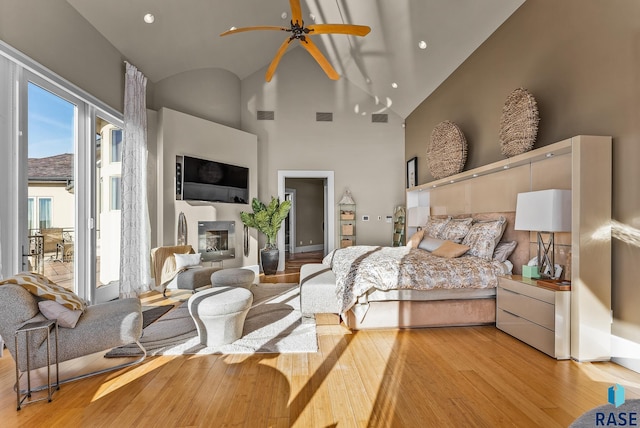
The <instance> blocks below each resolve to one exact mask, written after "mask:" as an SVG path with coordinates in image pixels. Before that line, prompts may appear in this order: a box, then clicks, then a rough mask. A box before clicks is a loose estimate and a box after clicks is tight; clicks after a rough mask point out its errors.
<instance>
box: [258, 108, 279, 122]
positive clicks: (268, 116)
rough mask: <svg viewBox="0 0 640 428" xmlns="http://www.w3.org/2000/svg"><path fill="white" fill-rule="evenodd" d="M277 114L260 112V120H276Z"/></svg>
mask: <svg viewBox="0 0 640 428" xmlns="http://www.w3.org/2000/svg"><path fill="white" fill-rule="evenodd" d="M275 117H276V114H275V113H274V112H272V111H265V110H258V120H274V119H275Z"/></svg>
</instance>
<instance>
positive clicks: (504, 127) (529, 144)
mask: <svg viewBox="0 0 640 428" xmlns="http://www.w3.org/2000/svg"><path fill="white" fill-rule="evenodd" d="M539 121H540V118H539V117H538V105H537V103H536V100H535V98H533V95H531V94H530V93H529V91H527V90H526V89H524V88H518V89H516V90H515V91H513V92H511V94H509V96H508V97H507V100H506V101H505V103H504V107H503V108H502V117H501V118H500V150H501V151H502V154H503V155H505V156H506V157H511V156H515V155H519V154H520V153H524V152H528V151H529V150H531V149H532V148H533V145H534V143H535V142H536V137H537V135H538V122H539Z"/></svg>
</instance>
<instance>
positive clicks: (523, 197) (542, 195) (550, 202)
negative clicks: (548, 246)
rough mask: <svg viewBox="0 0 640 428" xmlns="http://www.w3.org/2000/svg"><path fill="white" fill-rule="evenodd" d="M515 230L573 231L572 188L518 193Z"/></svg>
mask: <svg viewBox="0 0 640 428" xmlns="http://www.w3.org/2000/svg"><path fill="white" fill-rule="evenodd" d="M514 229H515V230H532V231H538V232H569V231H571V190H560V189H548V190H539V191H537V192H527V193H518V200H517V203H516V222H515V226H514Z"/></svg>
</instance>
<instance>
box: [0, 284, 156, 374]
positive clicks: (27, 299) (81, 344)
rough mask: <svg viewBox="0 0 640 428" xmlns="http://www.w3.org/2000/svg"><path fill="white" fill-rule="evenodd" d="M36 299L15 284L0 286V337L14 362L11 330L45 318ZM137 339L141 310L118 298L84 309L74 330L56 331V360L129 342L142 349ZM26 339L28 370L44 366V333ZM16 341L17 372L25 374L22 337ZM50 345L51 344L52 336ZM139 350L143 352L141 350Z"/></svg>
mask: <svg viewBox="0 0 640 428" xmlns="http://www.w3.org/2000/svg"><path fill="white" fill-rule="evenodd" d="M38 300H40V299H39V298H38V297H36V296H34V295H32V294H31V293H29V292H28V291H27V290H25V289H24V288H23V287H21V286H19V285H15V284H5V285H0V336H2V337H3V338H4V341H5V343H6V346H7V350H8V351H9V352H10V353H11V355H12V356H13V358H14V359H15V355H16V352H15V340H14V337H15V331H16V330H17V329H18V328H19V327H20V326H22V325H23V324H25V323H27V322H33V321H41V320H44V319H46V318H45V317H44V315H42V313H41V312H40V310H39V308H38ZM141 336H142V309H141V305H140V300H139V299H137V298H132V299H122V300H115V301H112V302H107V303H102V304H98V305H93V306H88V307H87V308H86V309H85V312H84V313H83V314H82V316H81V317H80V319H79V320H78V323H77V324H76V326H75V328H62V327H61V328H59V330H58V355H59V359H60V362H62V361H66V360H71V359H74V358H77V357H81V356H84V355H88V354H92V353H95V352H99V351H103V350H107V349H111V348H113V347H116V346H120V345H125V344H129V343H133V342H135V343H137V344H138V346H140V347H141V348H142V346H141V345H140V343H139V342H138V339H140V337H141ZM30 337H31V341H30V343H29V348H30V349H29V353H30V365H31V368H32V369H35V368H39V367H44V366H45V365H46V361H47V347H46V340H45V339H46V332H45V331H44V330H38V331H34V332H32V333H31V334H30ZM18 342H19V345H18V346H19V347H20V348H19V351H20V361H18V362H17V365H18V369H19V370H20V371H25V370H26V359H25V358H24V357H25V356H26V352H25V350H26V348H25V340H24V336H23V335H21V337H19V341H18ZM51 343H52V344H53V337H51ZM142 349H143V351H144V348H142ZM52 351H53V347H52ZM136 362H138V361H136ZM112 369H113V368H112ZM104 371H107V370H104ZM102 372H103V371H101V372H100V373H102ZM92 374H96V373H92ZM83 377H84V376H83ZM70 380H72V379H70Z"/></svg>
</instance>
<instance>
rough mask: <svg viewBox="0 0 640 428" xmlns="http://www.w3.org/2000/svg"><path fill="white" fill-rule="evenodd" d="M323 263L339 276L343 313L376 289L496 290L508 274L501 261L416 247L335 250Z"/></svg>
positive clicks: (338, 292)
mask: <svg viewBox="0 0 640 428" xmlns="http://www.w3.org/2000/svg"><path fill="white" fill-rule="evenodd" d="M323 263H325V264H327V265H330V266H331V269H332V270H333V272H334V274H335V275H336V295H337V299H338V302H339V303H340V306H341V308H342V313H344V312H346V311H348V310H349V309H351V308H352V307H353V306H354V305H356V304H357V303H358V298H360V297H362V296H367V295H368V294H370V292H372V291H375V290H383V291H387V290H409V289H412V290H433V289H468V288H471V289H495V287H496V286H497V284H498V275H502V274H505V273H508V271H509V268H508V266H507V265H505V264H504V263H502V262H499V261H496V260H485V259H481V258H478V257H474V256H462V257H458V258H443V257H437V256H433V255H431V254H430V253H429V252H427V251H424V250H421V249H417V248H407V247H374V246H364V245H359V246H353V247H348V248H342V249H339V250H335V251H333V252H331V253H329V254H328V255H327V256H326V257H325V258H324V260H323ZM396 293H397V292H396ZM366 300H368V299H366ZM366 305H367V303H364V302H362V301H361V302H360V305H358V306H359V307H358V308H354V311H357V312H360V316H364V313H365V312H366V309H367V306H366Z"/></svg>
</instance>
